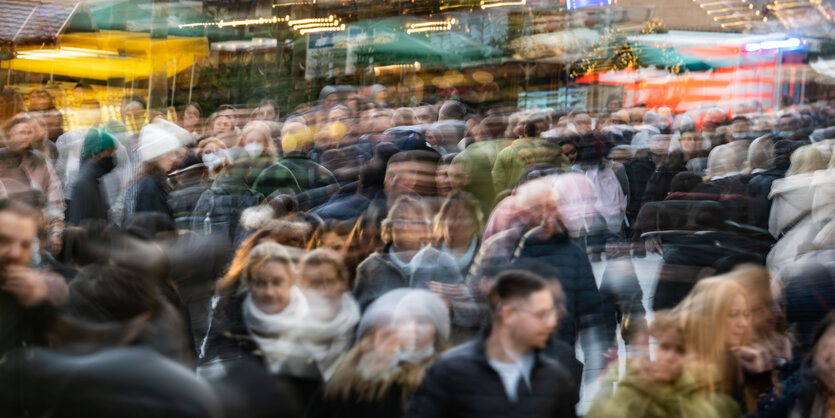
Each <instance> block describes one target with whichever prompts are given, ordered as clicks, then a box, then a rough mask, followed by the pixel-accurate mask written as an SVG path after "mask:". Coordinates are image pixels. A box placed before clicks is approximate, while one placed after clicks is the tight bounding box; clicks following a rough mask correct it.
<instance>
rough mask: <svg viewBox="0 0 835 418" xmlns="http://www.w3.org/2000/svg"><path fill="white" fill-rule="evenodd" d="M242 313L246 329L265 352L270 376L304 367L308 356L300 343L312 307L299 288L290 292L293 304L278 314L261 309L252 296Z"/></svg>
mask: <svg viewBox="0 0 835 418" xmlns="http://www.w3.org/2000/svg"><path fill="white" fill-rule="evenodd" d="M243 310H244V312H243V314H244V321H245V323H246V326H247V328H248V329H249V332H250V334H251V335H252V337H253V339H254V340H255V342H257V343H258V347H260V348H261V351H263V352H264V357H265V358H266V360H267V364H268V365H269V368H270V372H272V373H279V372H282V371H284V369H286V368H290V369H295V367H294V365H296V364H298V363H299V362H301V363H305V360H306V358H307V352H306V350H305V349H304V347H302V346H301V345H300V344H298V341H299V338H300V336H301V333H300V331H301V330H302V327H301V324H302V323H303V322H304V321H305V320H306V319H307V317H308V316H309V314H310V307H309V306H308V304H307V300H305V298H304V294H302V291H301V290H300V289H299V288H298V287H296V286H293V287H292V288H291V289H290V303H288V304H287V307H285V308H284V310H282V311H281V312H279V313H277V314H268V313H265V312H264V311H262V310H260V309H258V307H257V306H255V302H254V301H253V300H252V294H251V293H250V294H248V295H247V297H246V299H245V300H244V309H243ZM291 374H293V373H292V371H291ZM294 375H295V374H294Z"/></svg>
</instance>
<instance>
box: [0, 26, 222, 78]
mask: <svg viewBox="0 0 835 418" xmlns="http://www.w3.org/2000/svg"><path fill="white" fill-rule="evenodd" d="M59 45H60V47H59V48H45V49H28V50H21V51H18V54H17V57H15V58H14V59H12V60H11V61H3V62H2V68H3V69H7V68H9V65H11V68H12V70H15V71H26V72H32V73H42V74H54V75H61V76H67V77H76V78H84V79H94V80H107V79H111V78H124V79H125V80H126V81H129V80H133V79H146V78H149V76H150V74H151V65H152V64H156V65H160V64H165V66H166V72H167V75H168V77H171V76H173V75H175V74H177V73H179V72H181V71H183V70H185V69H187V68H189V67H190V66H191V65H192V64H194V63H195V62H196V61H197V60H199V59H201V58H205V57H208V56H209V41H208V39H206V38H205V37H203V38H186V37H177V36H169V37H168V38H167V39H159V40H157V39H154V40H151V38H150V36H149V35H148V34H146V33H129V32H120V31H101V32H99V33H74V34H66V35H64V36H63V37H62V38H61V40H60V44H59ZM151 51H153V56H154V62H152V61H151V59H150V57H151V53H152V52H151Z"/></svg>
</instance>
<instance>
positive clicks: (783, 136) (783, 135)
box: [774, 131, 794, 138]
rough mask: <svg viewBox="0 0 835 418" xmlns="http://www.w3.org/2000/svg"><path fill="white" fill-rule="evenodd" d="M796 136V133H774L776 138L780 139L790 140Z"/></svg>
mask: <svg viewBox="0 0 835 418" xmlns="http://www.w3.org/2000/svg"><path fill="white" fill-rule="evenodd" d="M792 135H794V131H774V136H776V137H778V138H789V137H791V136H792Z"/></svg>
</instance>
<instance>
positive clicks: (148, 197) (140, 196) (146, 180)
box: [125, 175, 174, 221]
mask: <svg viewBox="0 0 835 418" xmlns="http://www.w3.org/2000/svg"><path fill="white" fill-rule="evenodd" d="M135 189H136V191H135V195H134V196H135V197H134V199H129V204H126V205H125V215H126V216H125V219H127V218H128V217H129V216H131V215H135V214H137V213H141V212H158V213H162V214H164V215H167V216H168V217H169V218H171V221H174V212H172V211H171V206H168V189H167V187H166V186H165V179H164V178H163V177H162V176H158V175H149V176H145V177H143V178H142V179H141V180H139V182H138V183H137V184H136V187H135Z"/></svg>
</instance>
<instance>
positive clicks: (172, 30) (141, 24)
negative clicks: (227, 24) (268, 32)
mask: <svg viewBox="0 0 835 418" xmlns="http://www.w3.org/2000/svg"><path fill="white" fill-rule="evenodd" d="M165 7H167V8H168V20H167V21H168V34H169V35H174V36H211V35H214V36H212V37H216V36H219V34H218V32H217V29H218V28H217V27H214V26H209V27H203V26H196V27H185V28H180V25H185V24H190V23H204V22H212V21H214V19H212V18H211V17H209V16H207V15H205V14H203V13H201V12H199V11H197V10H195V9H193V8H191V7H189V6H186V5H184V4H180V3H177V2H171V3H167V4H166V5H165ZM152 10H153V0H123V1H115V2H109V3H105V4H100V5H96V6H91V7H90V15H92V16H93V21H94V22H95V24H96V27H97V28H98V29H100V30H120V31H128V32H150V31H151V27H152V23H153V15H152ZM72 28H73V29H81V28H76V27H72ZM84 29H87V28H84Z"/></svg>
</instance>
